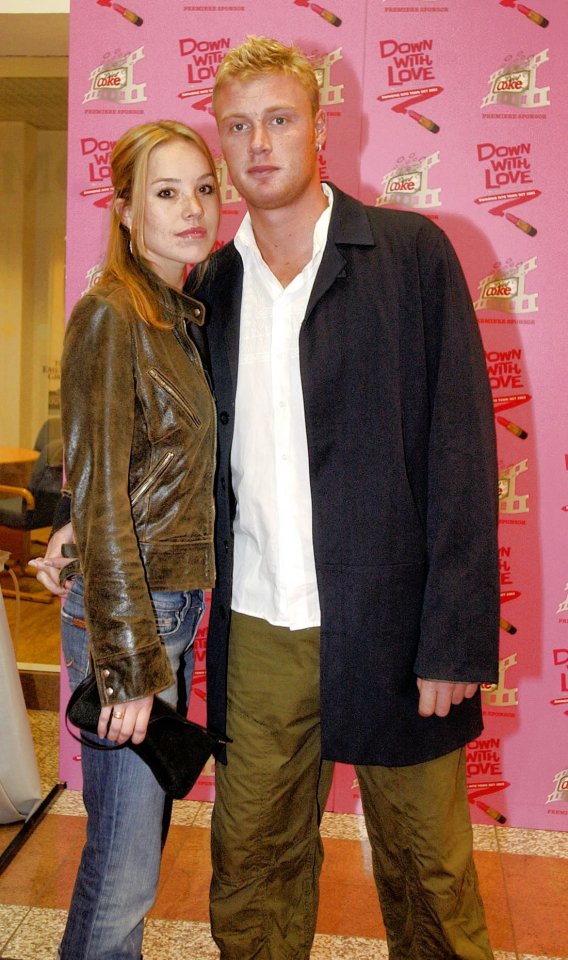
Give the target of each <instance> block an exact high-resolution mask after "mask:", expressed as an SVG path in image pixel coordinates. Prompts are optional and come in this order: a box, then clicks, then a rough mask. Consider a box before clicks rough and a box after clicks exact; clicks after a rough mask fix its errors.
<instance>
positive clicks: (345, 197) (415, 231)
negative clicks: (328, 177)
mask: <svg viewBox="0 0 568 960" xmlns="http://www.w3.org/2000/svg"><path fill="white" fill-rule="evenodd" d="M330 186H332V189H333V192H334V213H335V219H336V222H337V221H339V222H342V223H343V224H345V223H346V222H349V221H350V220H354V221H355V220H356V219H357V218H359V217H364V218H365V219H366V221H367V222H368V223H369V225H370V227H371V230H372V233H373V236H374V238H375V239H379V238H381V237H385V238H386V237H389V238H390V237H392V238H397V237H398V238H400V239H411V240H414V239H416V238H420V237H424V238H430V239H432V238H434V237H441V236H443V231H442V230H441V229H440V227H438V226H437V224H435V223H434V222H433V221H432V220H430V219H429V217H427V216H425V215H424V214H422V213H417V212H416V211H414V210H401V209H400V208H393V207H373V206H370V205H368V204H365V203H363V202H362V201H361V200H357V199H356V198H355V197H353V196H351V195H350V194H347V193H343V191H342V190H339V189H338V188H337V187H336V186H335V185H332V184H330ZM332 216H333V214H332Z"/></svg>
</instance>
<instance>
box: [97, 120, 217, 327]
mask: <svg viewBox="0 0 568 960" xmlns="http://www.w3.org/2000/svg"><path fill="white" fill-rule="evenodd" d="M171 140H188V141H189V142H190V143H192V144H193V145H194V146H196V147H197V148H198V150H200V151H201V153H202V154H203V156H204V157H205V158H206V160H207V162H208V164H209V166H210V168H211V173H212V174H213V177H214V179H215V183H217V170H216V167H215V161H214V159H213V157H212V155H211V151H210V150H209V147H208V146H207V144H206V143H205V141H204V140H203V138H202V137H200V135H199V134H198V133H196V131H195V130H192V129H191V127H187V126H186V125H185V124H184V123H179V122H178V121H177V120H157V121H155V122H153V123H143V124H140V126H137V127H131V128H130V129H129V130H127V131H126V133H124V134H123V135H122V136H121V137H120V139H119V140H117V142H116V144H115V146H114V149H113V151H112V154H111V160H110V165H111V177H112V185H113V187H114V198H113V204H112V210H111V223H110V230H109V237H108V243H107V249H106V255H105V259H104V262H103V266H102V272H101V276H100V282H104V281H111V282H112V281H118V282H119V283H120V284H121V285H123V286H124V288H125V289H126V291H127V292H128V294H129V296H130V300H131V302H132V305H133V306H134V309H135V310H136V312H137V313H138V314H139V316H140V317H141V318H142V320H144V321H145V322H146V323H149V324H151V325H152V326H155V327H168V326H170V323H169V322H167V321H165V320H164V319H163V317H162V316H161V312H162V311H161V306H160V301H159V299H158V295H157V291H156V289H155V288H154V286H153V285H152V284H151V283H150V282H149V277H148V271H150V273H153V270H152V266H151V264H150V263H149V262H148V259H147V253H146V247H145V244H144V207H145V197H146V178H147V173H148V159H149V156H150V154H151V152H152V150H153V149H154V147H157V146H158V144H160V143H168V142H170V141H171ZM124 207H128V208H129V211H130V218H131V225H130V230H129V229H128V228H127V227H126V226H125V225H124V224H123V222H122V216H123V210H124ZM205 267H206V264H203V265H202V268H201V271H202V272H203V271H204V270H205Z"/></svg>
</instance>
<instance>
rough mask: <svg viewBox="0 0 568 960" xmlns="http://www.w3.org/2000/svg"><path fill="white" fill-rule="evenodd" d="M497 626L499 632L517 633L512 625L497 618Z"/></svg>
mask: <svg viewBox="0 0 568 960" xmlns="http://www.w3.org/2000/svg"><path fill="white" fill-rule="evenodd" d="M499 626H500V627H501V630H504V631H505V633H510V634H513V633H516V632H517V628H516V627H514V626H513V624H512V623H509V621H508V620H505V619H504V618H503V617H500V618H499Z"/></svg>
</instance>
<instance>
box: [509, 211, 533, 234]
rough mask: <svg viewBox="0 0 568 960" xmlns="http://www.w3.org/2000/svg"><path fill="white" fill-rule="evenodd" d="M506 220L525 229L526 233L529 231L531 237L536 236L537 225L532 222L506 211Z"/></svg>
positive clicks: (520, 228)
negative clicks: (534, 225)
mask: <svg viewBox="0 0 568 960" xmlns="http://www.w3.org/2000/svg"><path fill="white" fill-rule="evenodd" d="M505 220H508V221H509V223H512V224H513V226H515V227H518V228H519V230H523V231H524V232H525V233H528V235H529V237H536V235H537V229H536V227H533V226H532V224H530V223H527V221H526V220H521V218H520V217H515V216H514V214H512V213H506V214H505Z"/></svg>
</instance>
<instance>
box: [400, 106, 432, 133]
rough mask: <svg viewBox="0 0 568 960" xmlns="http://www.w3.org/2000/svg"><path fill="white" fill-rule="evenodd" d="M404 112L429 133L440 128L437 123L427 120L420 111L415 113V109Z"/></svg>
mask: <svg viewBox="0 0 568 960" xmlns="http://www.w3.org/2000/svg"><path fill="white" fill-rule="evenodd" d="M406 113H407V114H408V116H409V117H411V118H412V119H413V120H416V123H419V124H420V126H421V127H424V129H425V130H429V131H430V133H438V132H439V130H440V128H439V126H438V124H437V123H434V121H433V120H429V119H428V117H424V116H423V115H422V114H421V113H417V112H416V110H407V111H406Z"/></svg>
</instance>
